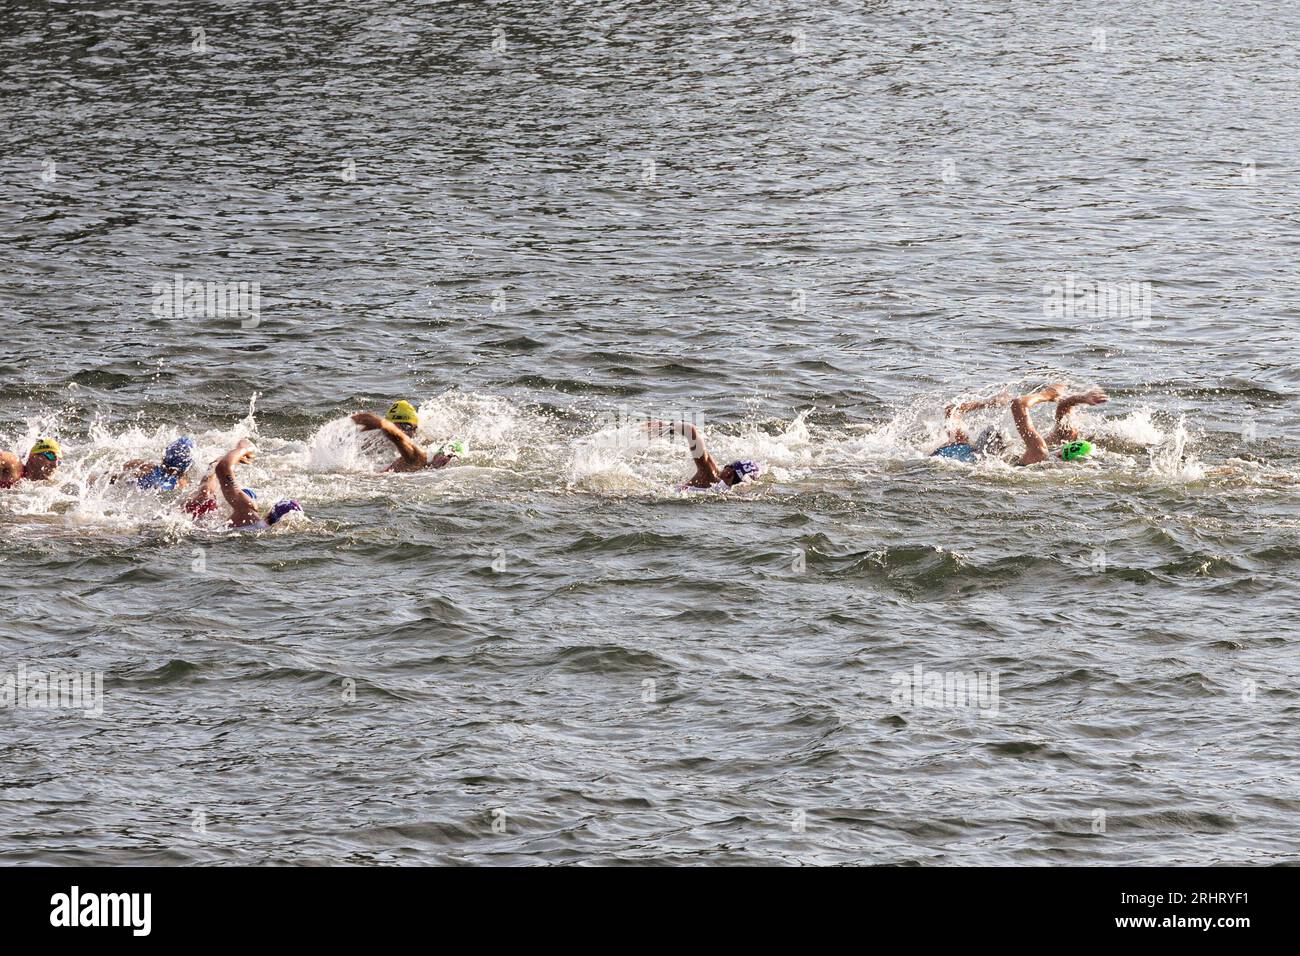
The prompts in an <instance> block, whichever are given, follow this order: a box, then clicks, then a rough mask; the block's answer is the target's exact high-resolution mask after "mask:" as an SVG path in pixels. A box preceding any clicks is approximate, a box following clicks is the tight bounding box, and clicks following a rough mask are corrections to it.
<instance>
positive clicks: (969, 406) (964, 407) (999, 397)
mask: <svg viewBox="0 0 1300 956" xmlns="http://www.w3.org/2000/svg"><path fill="white" fill-rule="evenodd" d="M1010 400H1011V393H1010V392H998V394H996V395H994V396H993V397H992V398H979V399H976V400H975V401H973V402H962V403H961V404H960V405H956V404H954V405H949V406H947V407H946V408H944V410H943V417H944V418H960V417H961V416H962V415H964V414H966V413H967V412H978V411H979V410H980V409H984V408H993V407H994V406H995V405H1004V404H1006V403H1007V402H1009V401H1010Z"/></svg>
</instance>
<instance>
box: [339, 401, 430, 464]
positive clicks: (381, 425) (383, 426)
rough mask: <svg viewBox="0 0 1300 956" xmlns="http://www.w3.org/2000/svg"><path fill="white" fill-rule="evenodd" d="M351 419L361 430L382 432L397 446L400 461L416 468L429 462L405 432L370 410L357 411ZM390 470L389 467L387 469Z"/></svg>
mask: <svg viewBox="0 0 1300 956" xmlns="http://www.w3.org/2000/svg"><path fill="white" fill-rule="evenodd" d="M352 420H353V421H354V422H356V423H357V424H358V425H360V426H361V430H362V431H371V430H372V429H378V430H379V431H381V432H383V433H384V434H385V435H386V436H387V437H388V440H389V441H391V442H392V443H393V444H394V445H396V446H397V453H398V454H399V455H401V456H402V461H404V462H406V463H407V464H408V465H415V466H416V467H417V468H423V467H424V466H425V465H427V464H428V463H429V457H428V456H427V455H426V454H425V453H424V451H423V450H422V449H421V448H420V446H419V445H417V444H416V443H415V442H413V441H411V439H410V437H409V436H408V435H407V434H406V432H404V431H402V430H401V429H400V428H398V427H397V426H396V425H394V424H393V423H392V422H390V421H389V420H388V419H386V418H380V417H379V416H378V415H375V414H372V413H371V412H358V413H357V414H355V415H353V416H352ZM388 470H391V469H388Z"/></svg>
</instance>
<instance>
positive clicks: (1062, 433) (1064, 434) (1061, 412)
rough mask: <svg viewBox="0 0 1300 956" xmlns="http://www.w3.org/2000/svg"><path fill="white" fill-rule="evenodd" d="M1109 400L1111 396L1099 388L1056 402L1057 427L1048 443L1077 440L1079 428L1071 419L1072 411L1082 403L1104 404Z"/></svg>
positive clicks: (1049, 437)
mask: <svg viewBox="0 0 1300 956" xmlns="http://www.w3.org/2000/svg"><path fill="white" fill-rule="evenodd" d="M1108 401H1110V396H1108V395H1107V394H1106V393H1105V392H1103V391H1102V390H1101V389H1099V388H1094V389H1092V390H1091V391H1089V392H1082V393H1080V394H1078V395H1067V396H1065V398H1063V399H1061V400H1060V401H1059V402H1057V403H1056V427H1055V428H1053V429H1052V433H1051V434H1050V435H1048V436H1047V441H1048V444H1051V445H1055V444H1057V443H1059V442H1067V441H1077V440H1078V438H1079V429H1078V428H1076V427H1075V425H1074V422H1072V421H1071V420H1070V413H1071V412H1073V411H1074V410H1075V409H1076V408H1078V407H1079V406H1080V405H1104V404H1106V403H1107V402H1108Z"/></svg>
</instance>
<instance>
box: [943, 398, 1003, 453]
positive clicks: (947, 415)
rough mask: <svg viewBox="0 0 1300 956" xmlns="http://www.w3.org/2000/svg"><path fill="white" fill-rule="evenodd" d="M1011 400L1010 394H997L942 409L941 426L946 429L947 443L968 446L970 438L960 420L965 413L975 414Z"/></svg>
mask: <svg viewBox="0 0 1300 956" xmlns="http://www.w3.org/2000/svg"><path fill="white" fill-rule="evenodd" d="M1010 399H1011V393H1010V392H998V394H996V395H994V396H993V397H992V398H977V399H976V400H975V401H973V402H962V403H961V404H955V403H954V404H952V405H947V406H945V407H944V410H943V425H944V428H945V429H947V432H948V434H947V439H946V440H947V441H950V442H962V443H965V444H970V436H969V435H967V434H966V429H965V426H964V423H963V422H962V420H961V417H962V415H964V414H965V413H966V412H977V411H979V410H981V409H984V408H992V407H993V406H995V405H1004V404H1006V403H1007V402H1008V401H1010Z"/></svg>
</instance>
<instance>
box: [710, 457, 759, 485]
mask: <svg viewBox="0 0 1300 956" xmlns="http://www.w3.org/2000/svg"><path fill="white" fill-rule="evenodd" d="M762 473H763V466H762V465H760V464H759V463H758V462H756V461H753V460H751V459H749V458H742V459H741V460H740V461H733V462H732V463H731V464H730V465H728V466H727V467H726V468H723V469H722V471H720V472H719V474H720V475H721V476H722V480H723V481H725V482H726V483H727V484H728V485H738V484H740V483H741V482H742V481H755V480H757V478H758V476H759V475H761V474H762Z"/></svg>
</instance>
